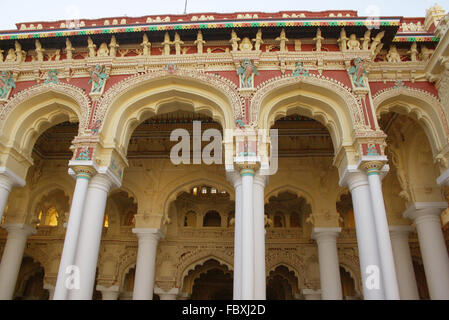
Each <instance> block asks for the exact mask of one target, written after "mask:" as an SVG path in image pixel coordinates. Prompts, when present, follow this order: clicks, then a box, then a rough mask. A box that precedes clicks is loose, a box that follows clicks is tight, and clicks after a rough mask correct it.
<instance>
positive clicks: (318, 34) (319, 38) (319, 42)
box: [313, 28, 324, 52]
mask: <svg viewBox="0 0 449 320" xmlns="http://www.w3.org/2000/svg"><path fill="white" fill-rule="evenodd" d="M323 40H324V38H323V37H322V36H321V29H320V28H318V30H317V31H316V37H315V38H313V41H315V43H316V45H315V46H316V51H317V52H321V47H322V42H323Z"/></svg>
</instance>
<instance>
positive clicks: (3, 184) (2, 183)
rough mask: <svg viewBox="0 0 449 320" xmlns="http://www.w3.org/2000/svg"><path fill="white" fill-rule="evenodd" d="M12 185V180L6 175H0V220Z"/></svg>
mask: <svg viewBox="0 0 449 320" xmlns="http://www.w3.org/2000/svg"><path fill="white" fill-rule="evenodd" d="M12 187H13V181H12V180H11V179H10V178H9V177H7V176H4V175H0V221H2V218H3V214H4V212H5V208H6V204H7V203H8V198H9V194H10V193H11V190H12Z"/></svg>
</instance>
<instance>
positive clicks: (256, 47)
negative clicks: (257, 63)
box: [253, 29, 263, 51]
mask: <svg viewBox="0 0 449 320" xmlns="http://www.w3.org/2000/svg"><path fill="white" fill-rule="evenodd" d="M253 42H254V50H256V51H260V46H261V45H262V44H263V39H262V29H259V30H257V34H256V38H255V39H253Z"/></svg>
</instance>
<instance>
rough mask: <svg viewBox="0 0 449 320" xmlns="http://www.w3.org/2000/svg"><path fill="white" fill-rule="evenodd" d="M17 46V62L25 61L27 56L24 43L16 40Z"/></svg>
mask: <svg viewBox="0 0 449 320" xmlns="http://www.w3.org/2000/svg"><path fill="white" fill-rule="evenodd" d="M15 46H16V56H17V60H16V61H17V62H19V63H22V62H24V61H25V58H26V52H25V51H23V50H22V45H21V44H20V43H19V41H16V42H15Z"/></svg>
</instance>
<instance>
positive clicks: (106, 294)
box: [96, 285, 120, 301]
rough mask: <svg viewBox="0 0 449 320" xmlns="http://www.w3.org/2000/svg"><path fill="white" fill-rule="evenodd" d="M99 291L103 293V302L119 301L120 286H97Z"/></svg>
mask: <svg viewBox="0 0 449 320" xmlns="http://www.w3.org/2000/svg"><path fill="white" fill-rule="evenodd" d="M96 289H97V291H100V292H101V298H102V299H103V300H110V301H115V300H118V297H119V296H120V287H119V286H112V287H110V288H106V287H105V286H100V285H98V286H97V288H96Z"/></svg>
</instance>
